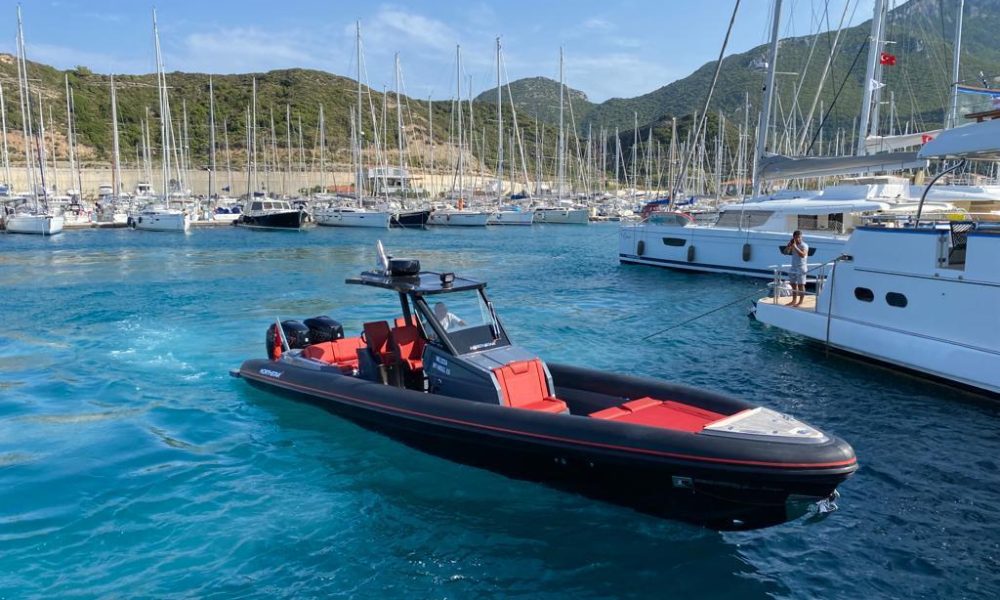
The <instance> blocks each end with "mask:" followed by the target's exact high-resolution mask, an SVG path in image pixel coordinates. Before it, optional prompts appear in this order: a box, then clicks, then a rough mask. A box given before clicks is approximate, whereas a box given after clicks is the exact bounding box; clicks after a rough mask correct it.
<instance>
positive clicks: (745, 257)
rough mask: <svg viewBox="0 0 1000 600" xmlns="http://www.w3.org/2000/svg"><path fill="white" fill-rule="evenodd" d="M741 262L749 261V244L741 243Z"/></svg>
mask: <svg viewBox="0 0 1000 600" xmlns="http://www.w3.org/2000/svg"><path fill="white" fill-rule="evenodd" d="M743 262H750V244H749V243H747V244H743Z"/></svg>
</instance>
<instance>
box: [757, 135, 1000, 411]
mask: <svg viewBox="0 0 1000 600" xmlns="http://www.w3.org/2000/svg"><path fill="white" fill-rule="evenodd" d="M920 154H921V156H923V157H927V158H940V159H954V160H961V161H965V160H975V159H981V160H997V159H998V158H1000V119H997V120H993V121H987V122H984V123H977V124H972V125H966V126H964V127H959V128H956V129H950V130H947V131H945V132H942V133H941V134H940V135H939V136H938V137H937V139H935V140H933V141H931V142H929V143H928V144H927V145H926V146H925V147H924V149H923V150H922V151H921V153H920ZM958 166H959V165H954V166H953V167H952V168H957V167H958ZM946 172H947V171H946ZM942 175H944V173H942ZM933 184H934V181H931V183H930V185H931V186H932V185H933ZM928 187H930V186H928ZM782 262H785V261H781V262H779V263H777V264H776V265H775V266H774V267H773V269H772V272H773V276H774V278H775V284H776V285H774V290H775V291H774V292H773V293H772V294H771V295H769V296H768V297H765V298H761V299H760V300H758V301H757V302H756V303H755V308H754V314H755V315H756V318H757V320H759V321H761V322H762V323H766V324H768V325H772V326H774V327H778V328H781V329H785V330H788V331H791V332H793V333H797V334H799V335H803V336H805V337H808V338H810V339H813V340H816V341H818V342H821V343H823V344H826V345H828V346H830V347H832V348H836V349H839V350H844V351H847V352H850V353H853V354H857V355H860V356H863V357H866V358H870V359H875V360H877V361H880V362H884V363H888V364H891V365H894V366H898V367H902V368H905V369H909V370H913V371H917V372H919V373H923V374H926V375H931V376H934V377H937V378H941V379H944V380H948V381H951V382H955V383H959V384H962V385H964V386H968V387H972V388H975V389H978V390H983V391H986V392H989V393H991V394H994V395H995V394H1000V313H998V312H997V310H996V307H997V306H1000V268H998V265H1000V226H998V225H997V224H996V223H985V222H978V223H977V222H972V221H945V222H933V221H932V222H930V223H924V222H921V221H920V220H919V219H917V221H916V222H915V223H913V224H911V225H910V226H907V227H888V226H868V227H861V228H859V229H857V230H856V231H855V232H854V234H853V235H852V236H851V239H850V241H849V242H848V243H847V244H846V246H845V247H844V250H843V253H842V254H841V256H840V257H839V258H838V259H837V260H835V261H833V262H832V263H831V264H828V265H825V266H822V267H821V268H820V269H818V270H817V272H816V276H817V279H818V281H817V292H816V294H815V295H809V296H807V297H806V301H804V302H803V303H802V304H801V305H800V306H799V307H790V306H788V300H787V299H786V298H783V297H781V295H780V294H779V292H778V290H780V289H781V287H782V286H781V280H782V278H783V274H782V272H783V270H784V267H783V266H782Z"/></svg>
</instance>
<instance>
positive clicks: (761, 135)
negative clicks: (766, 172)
mask: <svg viewBox="0 0 1000 600" xmlns="http://www.w3.org/2000/svg"><path fill="white" fill-rule="evenodd" d="M876 1H877V2H881V1H882V0H876ZM780 25H781V0H774V20H773V21H772V23H771V52H770V55H769V57H768V64H767V84H766V85H765V86H764V104H763V106H762V107H761V111H760V125H759V127H758V128H757V147H756V148H755V149H754V157H753V175H752V177H751V179H752V180H753V195H754V196H758V195H760V188H761V183H762V182H761V181H760V180H759V178H758V176H757V164H758V163H759V162H760V160H761V159H762V158H763V157H764V152H765V151H766V150H767V132H768V129H770V127H769V124H770V122H771V102H772V101H773V100H774V75H775V73H776V71H777V67H778V65H777V62H778V27H779V26H780ZM695 142H697V140H695Z"/></svg>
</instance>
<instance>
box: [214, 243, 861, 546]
mask: <svg viewBox="0 0 1000 600" xmlns="http://www.w3.org/2000/svg"><path fill="white" fill-rule="evenodd" d="M378 251H379V256H380V260H379V262H378V265H377V267H376V268H375V269H374V270H371V271H366V272H364V273H362V274H361V275H360V276H359V277H355V278H351V279H348V280H347V283H349V284H353V285H361V286H366V287H368V288H371V289H375V290H382V291H384V292H388V293H390V294H393V295H395V296H396V297H398V299H399V302H400V306H399V309H400V313H401V314H400V316H395V317H393V316H391V315H390V316H389V318H388V319H387V320H382V319H376V320H372V321H370V322H367V323H365V324H364V327H363V331H362V332H361V334H360V335H357V336H354V337H345V336H344V332H343V327H342V326H341V325H340V324H339V323H337V322H336V321H334V320H332V319H330V318H329V317H316V318H313V319H307V320H305V321H304V322H301V323H300V322H298V321H283V322H281V323H277V322H276V323H275V324H272V325H271V327H270V328H269V329H268V332H267V339H266V350H267V354H268V356H267V357H266V358H255V359H250V360H247V361H245V362H244V363H243V365H242V366H241V367H240V368H239V370H238V371H234V372H233V374H234V376H237V377H241V378H243V379H245V380H246V381H247V382H249V383H251V384H253V385H254V386H257V387H260V388H263V389H267V390H270V391H273V392H276V393H280V394H283V395H287V396H290V397H292V398H295V399H298V400H303V401H306V402H309V403H312V404H315V405H317V406H320V407H322V408H325V409H327V410H329V411H331V412H333V413H336V414H338V415H341V416H343V417H345V418H347V419H350V420H352V421H355V422H357V423H359V424H361V425H362V426H365V427H368V428H371V429H374V430H377V431H379V432H382V433H384V434H385V435H388V436H390V437H392V438H395V439H398V440H400V441H402V442H404V443H406V444H408V445H410V446H413V447H415V448H419V449H421V450H424V451H426V452H429V453H432V454H436V455H440V456H442V457H445V458H448V459H451V460H454V461H456V462H462V463H467V464H471V465H475V466H478V467H482V468H486V469H490V470H493V471H496V472H499V473H503V474H505V475H508V476H511V477H517V478H522V479H528V480H533V481H538V482H542V483H545V484H549V485H551V486H554V487H557V488H561V489H566V490H571V491H576V492H579V493H582V494H584V495H587V496H590V497H594V498H598V499H602V500H606V501H610V502H614V503H617V504H621V505H625V506H629V507H633V508H635V509H638V510H640V511H644V512H648V513H652V514H656V515H661V516H669V517H676V518H679V519H684V520H688V521H693V522H697V523H702V524H706V525H709V526H712V527H717V528H722V529H734V528H735V529H745V528H754V527H763V526H767V525H772V524H775V523H780V522H783V521H786V520H788V519H790V518H793V517H795V516H796V515H800V514H802V511H803V510H808V507H809V506H810V505H813V504H815V503H817V502H823V501H824V499H828V498H830V497H831V496H832V495H833V494H834V493H835V490H836V488H837V486H838V485H839V484H840V483H841V482H843V481H844V480H845V479H847V478H848V477H849V476H850V475H851V474H852V473H853V472H854V471H855V470H856V469H857V460H856V458H855V456H854V451H853V450H852V449H851V447H850V446H849V445H848V444H847V443H846V442H844V441H842V440H840V439H838V438H836V437H834V436H832V435H830V434H827V433H823V432H822V431H820V430H818V429H816V428H814V427H812V426H810V425H807V424H805V423H803V422H802V421H799V420H797V419H795V418H793V417H790V416H788V415H785V414H781V413H778V412H776V411H774V410H771V409H769V408H766V407H763V406H757V405H754V404H751V403H749V402H746V401H744V400H740V399H737V398H734V397H731V396H727V395H724V394H720V393H716V392H712V391H708V390H703V389H697V388H692V387H688V386H684V385H680V384H676V383H669V382H666V381H659V380H654V379H645V378H639V377H632V376H628V375H624V374H620V373H607V372H601V371H596V370H593V369H590V368H587V367H577V366H568V365H557V364H553V363H546V362H544V361H542V360H541V359H540V358H538V357H537V356H536V355H534V354H533V353H531V352H530V351H528V350H527V349H525V348H522V347H521V346H518V345H516V344H515V343H514V342H513V341H512V340H511V339H510V337H509V335H508V333H507V330H506V328H505V327H504V326H503V324H502V322H501V321H500V318H499V317H498V315H497V312H496V311H495V309H494V306H493V303H492V302H491V301H490V300H489V298H488V297H487V296H486V283H485V282H481V281H476V280H473V279H467V278H464V277H459V276H456V275H455V274H453V273H449V272H444V273H438V272H431V271H422V270H421V269H420V263H419V262H418V261H416V260H407V259H389V258H387V257H386V256H385V254H384V253H383V252H382V247H381V243H380V244H379V246H378ZM504 501H505V502H516V501H517V499H516V498H513V497H512V498H508V499H505V500H504Z"/></svg>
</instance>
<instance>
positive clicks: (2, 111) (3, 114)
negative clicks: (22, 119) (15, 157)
mask: <svg viewBox="0 0 1000 600" xmlns="http://www.w3.org/2000/svg"><path fill="white" fill-rule="evenodd" d="M66 81H67V82H68V81H69V79H67V80H66ZM66 85H67V86H68V85H69V84H68V83H67V84H66ZM66 89H67V90H68V89H69V88H68V87H67V88H66ZM66 102H67V106H69V104H68V103H69V96H68V95H67V100H66ZM0 121H2V122H3V174H4V183H6V184H7V185H8V186H10V185H11V184H12V182H11V179H10V155H9V154H8V153H7V107H6V106H5V105H4V101H3V84H2V83H0ZM71 156H72V155H71ZM70 160H72V159H70Z"/></svg>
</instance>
